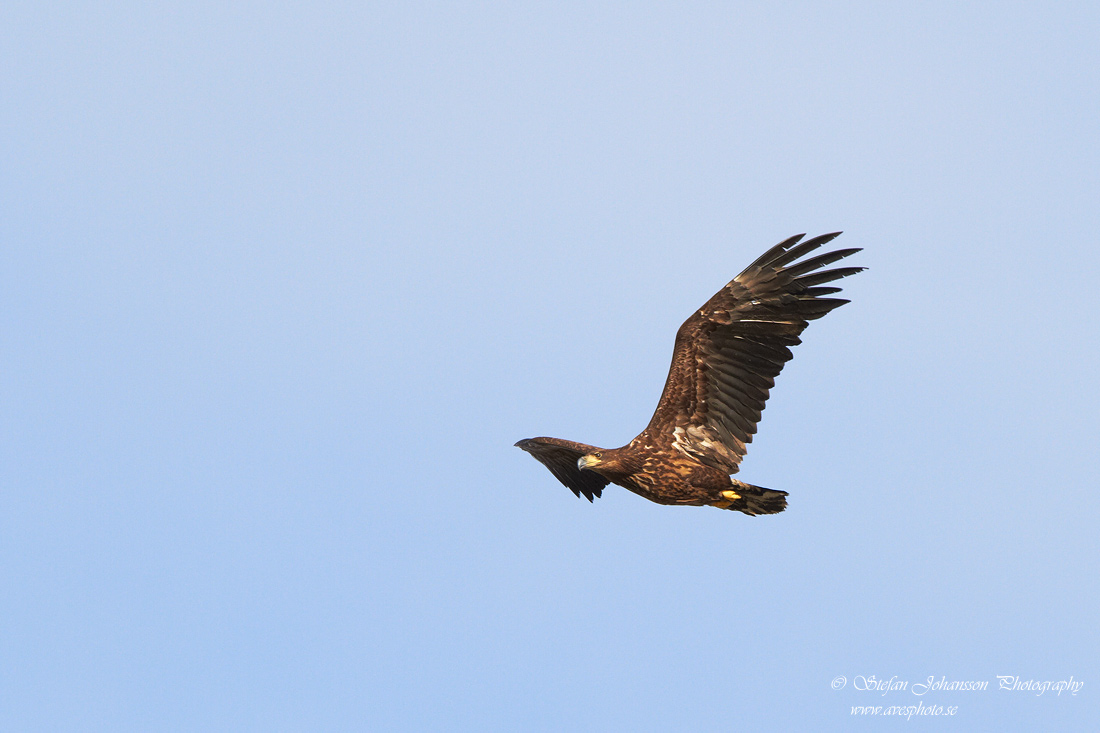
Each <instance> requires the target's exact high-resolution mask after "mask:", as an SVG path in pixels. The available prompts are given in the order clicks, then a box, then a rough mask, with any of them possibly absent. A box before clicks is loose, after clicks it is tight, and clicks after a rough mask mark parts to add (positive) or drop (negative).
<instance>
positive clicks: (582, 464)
mask: <svg viewBox="0 0 1100 733" xmlns="http://www.w3.org/2000/svg"><path fill="white" fill-rule="evenodd" d="M597 463H599V461H597V460H596V458H595V456H581V457H580V458H578V459H577V468H578V469H580V470H581V471H583V470H585V469H586V468H588V467H589V466H594V465H596V464H597Z"/></svg>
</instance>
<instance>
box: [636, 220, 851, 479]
mask: <svg viewBox="0 0 1100 733" xmlns="http://www.w3.org/2000/svg"><path fill="white" fill-rule="evenodd" d="M839 234H840V232H835V233H833V234H824V235H822V236H820V237H814V238H813V239H810V240H807V241H805V242H802V243H801V244H799V242H800V240H801V239H802V237H803V236H804V235H801V234H799V235H797V236H794V237H791V238H790V239H788V240H786V241H783V242H780V243H779V244H777V245H775V246H774V247H772V248H771V249H769V250H768V251H767V252H765V253H764V254H763V255H761V256H760V258H759V259H757V260H756V261H755V262H753V263H752V264H751V265H749V266H748V267H747V268H746V269H745V271H744V272H742V273H741V274H740V275H738V276H737V277H736V278H734V279H733V281H732V282H730V283H729V284H728V285H726V287H724V288H722V289H721V290H720V291H718V293H717V294H716V295H715V296H714V297H713V298H711V299H710V300H708V301H707V302H706V303H705V304H704V305H703V307H702V308H700V309H699V310H698V311H696V312H695V313H694V314H692V316H691V317H690V318H688V319H687V320H686V321H685V322H684V324H683V325H682V326H680V330H679V331H677V333H676V346H675V349H674V351H673V355H672V368H671V369H670V370H669V374H668V381H667V382H666V383H665V391H664V393H663V394H662V395H661V400H660V402H659V403H658V404H657V410H656V412H655V413H654V414H653V419H652V420H650V423H649V427H647V428H646V432H647V433H648V434H649V435H651V436H654V435H662V436H668V437H671V439H672V444H673V446H674V447H676V448H677V449H679V450H680V451H682V452H684V453H686V454H688V455H690V456H692V457H693V458H695V459H696V460H698V461H700V462H702V463H704V464H706V465H709V466H713V467H715V468H719V469H722V470H724V471H726V472H727V473H736V472H737V469H738V464H739V463H740V462H741V458H742V457H743V456H744V455H745V450H746V448H745V446H746V444H747V443H749V442H751V441H752V436H753V434H754V433H755V432H756V424H757V423H758V422H760V413H761V411H762V410H763V409H764V403H765V402H766V401H767V399H768V391H769V390H770V389H771V388H772V387H773V386H774V385H775V377H776V376H777V375H778V374H779V372H780V370H782V369H783V365H784V364H786V363H787V362H788V361H790V359H791V357H792V354H791V351H790V347H791V346H796V345H797V344H799V343H801V340H800V339H799V334H801V333H802V331H803V329H805V328H806V326H807V325H809V322H810V321H812V320H814V319H816V318H821V317H822V316H823V315H825V314H826V313H828V312H829V311H831V310H833V309H834V308H837V307H839V306H842V305H844V304H845V303H847V302H848V301H847V300H843V299H841V298H830V297H827V296H830V295H833V294H834V293H838V292H840V288H837V287H829V286H825V285H824V283H828V282H832V281H834V280H839V279H840V278H842V277H847V276H848V275H854V274H855V273H857V272H860V271H861V270H863V269H864V268H862V267H839V268H835V269H832V270H822V269H821V268H823V267H826V266H828V265H830V264H832V263H834V262H836V261H837V260H840V259H843V258H844V257H847V256H848V255H851V254H855V253H856V252H859V251H860V250H859V249H841V250H836V251H834V252H828V253H826V254H822V255H818V256H816V257H811V258H810V259H805V260H802V261H801V262H796V260H798V259H800V258H801V257H804V256H805V255H806V254H808V253H809V252H811V251H813V250H815V249H817V248H818V247H820V246H821V245H823V244H825V243H827V242H830V241H832V240H833V239H834V238H836V237H837V236H839Z"/></svg>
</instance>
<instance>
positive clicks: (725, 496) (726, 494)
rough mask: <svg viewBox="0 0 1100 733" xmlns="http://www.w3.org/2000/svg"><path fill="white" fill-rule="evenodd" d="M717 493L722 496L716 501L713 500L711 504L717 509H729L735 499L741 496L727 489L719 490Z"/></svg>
mask: <svg viewBox="0 0 1100 733" xmlns="http://www.w3.org/2000/svg"><path fill="white" fill-rule="evenodd" d="M718 495H719V496H721V497H722V498H721V499H720V500H718V501H716V502H713V503H712V504H711V506H716V507H718V508H719V509H729V508H730V507H731V506H733V503H734V502H735V501H737V500H738V499H740V498H741V495H740V494H738V493H737V492H736V491H729V490H726V491H722V492H719V494H718Z"/></svg>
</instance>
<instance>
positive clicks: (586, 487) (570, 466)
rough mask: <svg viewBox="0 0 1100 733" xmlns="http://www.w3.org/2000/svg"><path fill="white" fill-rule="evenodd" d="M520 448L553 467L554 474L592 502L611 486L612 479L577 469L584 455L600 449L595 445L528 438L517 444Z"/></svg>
mask: <svg viewBox="0 0 1100 733" xmlns="http://www.w3.org/2000/svg"><path fill="white" fill-rule="evenodd" d="M516 447H517V448H522V449H523V450H525V451H527V452H528V453H530V454H531V455H532V456H534V457H535V458H536V459H537V460H538V461H539V462H540V463H542V464H543V465H544V466H546V467H547V468H549V469H550V473H552V474H554V476H555V478H557V479H558V481H561V482H562V483H563V484H565V485H566V487H568V488H569V489H570V490H571V491H572V492H573V493H574V494H576V495H577V496H578V497H580V496H581V495H583V496H584V498H586V499H588V500H589V501H592V500H593V499H594V498H596V497H599V496H600V494H601V493H603V487H605V486H607V484H608V480H607V479H605V478H604V477H603V476H601V475H599V474H598V473H596V472H595V471H582V470H580V469H579V468H577V460H578V459H579V458H580V457H581V456H584V455H587V454H589V453H594V452H595V451H597V450H599V449H598V448H596V447H595V446H592V445H585V444H584V443H574V442H573V441H571V440H560V439H558V438H528V439H527V440H521V441H519V442H518V443H516Z"/></svg>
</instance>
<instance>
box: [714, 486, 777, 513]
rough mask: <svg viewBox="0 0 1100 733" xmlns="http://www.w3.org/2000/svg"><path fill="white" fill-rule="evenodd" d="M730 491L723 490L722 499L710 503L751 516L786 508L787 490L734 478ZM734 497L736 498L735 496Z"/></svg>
mask: <svg viewBox="0 0 1100 733" xmlns="http://www.w3.org/2000/svg"><path fill="white" fill-rule="evenodd" d="M730 480H731V481H733V490H732V491H723V492H722V496H723V499H724V500H723V501H720V502H717V503H715V504H712V505H711V506H717V507H719V508H720V509H732V510H734V511H738V512H744V513H745V514H748V515H749V516H751V517H755V516H756V515H757V514H778V513H779V512H781V511H783V510H784V509H786V508H787V492H786V491H776V490H775V489H765V488H764V487H762V486H753V485H752V484H746V483H743V482H741V481H738V480H736V479H730ZM735 497H736V498H735Z"/></svg>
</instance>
